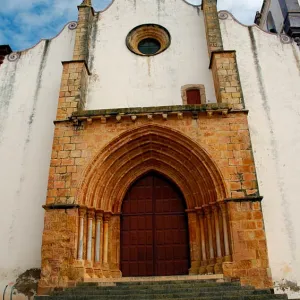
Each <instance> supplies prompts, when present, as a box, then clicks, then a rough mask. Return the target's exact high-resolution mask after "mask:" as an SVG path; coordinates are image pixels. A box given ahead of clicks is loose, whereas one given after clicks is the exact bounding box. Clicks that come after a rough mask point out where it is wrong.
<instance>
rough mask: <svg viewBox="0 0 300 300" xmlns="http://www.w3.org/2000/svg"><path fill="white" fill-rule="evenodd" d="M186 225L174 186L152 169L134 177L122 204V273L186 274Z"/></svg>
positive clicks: (124, 274)
mask: <svg viewBox="0 0 300 300" xmlns="http://www.w3.org/2000/svg"><path fill="white" fill-rule="evenodd" d="M188 243H189V239H188V225H187V220H186V214H185V202H184V199H183V197H182V195H181V193H180V191H179V190H178V188H177V187H176V186H175V185H174V184H173V183H172V182H170V181H169V180H167V179H166V178H164V177H162V176H161V175H158V174H156V173H149V174H147V175H145V176H144V177H142V178H140V179H138V180H137V181H136V182H135V184H134V185H133V186H132V187H131V188H130V189H129V191H128V192H127V195H126V197H125V199H124V201H123V205H122V217H121V271H122V274H123V276H167V275H184V274H188V269H189V246H188Z"/></svg>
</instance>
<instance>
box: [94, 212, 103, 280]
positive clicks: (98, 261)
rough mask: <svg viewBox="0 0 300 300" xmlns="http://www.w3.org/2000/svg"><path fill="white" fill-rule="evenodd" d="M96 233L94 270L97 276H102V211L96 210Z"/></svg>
mask: <svg viewBox="0 0 300 300" xmlns="http://www.w3.org/2000/svg"><path fill="white" fill-rule="evenodd" d="M95 231H96V233H95V263H94V272H95V275H96V276H97V277H99V278H103V277H104V275H103V272H102V253H103V250H102V249H103V211H101V210H96V230H95Z"/></svg>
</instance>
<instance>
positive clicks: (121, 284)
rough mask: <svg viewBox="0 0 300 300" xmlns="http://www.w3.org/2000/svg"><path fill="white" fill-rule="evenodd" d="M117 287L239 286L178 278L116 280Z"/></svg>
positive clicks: (87, 284)
mask: <svg viewBox="0 0 300 300" xmlns="http://www.w3.org/2000/svg"><path fill="white" fill-rule="evenodd" d="M115 284H116V286H117V287H124V288H128V289H131V288H132V289H135V288H139V287H143V288H144V287H153V286H170V287H173V286H199V287H200V286H201V287H218V286H237V287H240V283H239V282H218V283H216V282H214V281H209V280H208V281H202V280H201V281H195V280H194V281H187V280H179V281H151V282H147V281H144V282H117V283H115ZM77 287H88V288H90V287H101V288H106V287H109V288H111V286H103V287H102V286H101V283H96V282H89V283H87V282H80V283H78V284H77Z"/></svg>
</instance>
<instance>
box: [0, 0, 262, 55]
mask: <svg viewBox="0 0 300 300" xmlns="http://www.w3.org/2000/svg"><path fill="white" fill-rule="evenodd" d="M0 1H1V12H0V45H3V44H9V45H10V46H11V47H12V49H13V50H15V51H18V50H23V49H26V48H29V47H32V46H33V45H34V44H36V43H37V42H38V41H39V40H40V39H42V38H52V37H53V36H55V35H56V34H57V33H58V32H59V31H60V30H61V29H62V27H63V26H64V24H66V23H67V22H69V21H73V20H76V18H77V5H78V4H80V3H81V0H0ZM149 1H154V0H149ZM187 1H188V2H191V3H193V4H200V2H201V0H187ZM110 2H111V0H93V6H94V8H95V10H101V9H103V8H105V7H106V6H107V5H108V4H109V3H110ZM262 2H263V0H218V9H219V10H221V9H226V10H229V11H231V12H232V13H233V14H234V16H235V17H236V18H237V19H238V20H239V21H240V22H242V23H244V24H252V23H253V20H254V16H255V12H256V11H257V10H260V8H261V5H262Z"/></svg>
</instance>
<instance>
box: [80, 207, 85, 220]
mask: <svg viewBox="0 0 300 300" xmlns="http://www.w3.org/2000/svg"><path fill="white" fill-rule="evenodd" d="M86 213H87V208H86V207H85V206H81V207H80V208H79V216H80V217H81V218H83V217H84V216H85V215H86Z"/></svg>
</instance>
